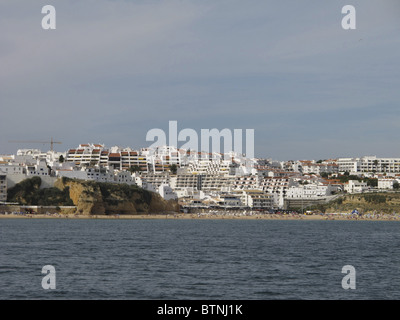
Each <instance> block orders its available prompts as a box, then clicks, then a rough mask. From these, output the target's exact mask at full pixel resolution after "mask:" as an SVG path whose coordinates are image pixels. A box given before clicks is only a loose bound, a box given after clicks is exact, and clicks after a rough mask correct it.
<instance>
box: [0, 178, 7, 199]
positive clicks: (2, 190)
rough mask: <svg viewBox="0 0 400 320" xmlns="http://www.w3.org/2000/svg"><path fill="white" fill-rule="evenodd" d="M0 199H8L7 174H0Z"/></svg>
mask: <svg viewBox="0 0 400 320" xmlns="http://www.w3.org/2000/svg"><path fill="white" fill-rule="evenodd" d="M0 201H2V202H5V201H7V176H6V175H5V174H0Z"/></svg>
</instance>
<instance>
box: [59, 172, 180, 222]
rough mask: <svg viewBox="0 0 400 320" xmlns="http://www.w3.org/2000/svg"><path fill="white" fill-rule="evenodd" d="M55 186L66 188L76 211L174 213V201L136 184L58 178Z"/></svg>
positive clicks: (88, 212)
mask: <svg viewBox="0 0 400 320" xmlns="http://www.w3.org/2000/svg"><path fill="white" fill-rule="evenodd" d="M55 187H56V188H58V189H60V190H65V189H66V188H68V189H69V196H70V198H71V200H72V202H73V203H74V205H75V206H77V213H78V214H87V215H105V214H142V213H146V214H148V213H163V212H178V211H179V205H178V203H177V201H166V200H164V199H163V198H162V197H161V196H160V195H159V194H157V193H153V192H150V191H147V190H144V189H141V188H139V187H136V186H128V185H122V184H121V185H118V184H110V183H97V182H93V181H80V180H73V179H65V178H64V179H59V180H58V181H57V182H56V183H55Z"/></svg>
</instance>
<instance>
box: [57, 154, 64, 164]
mask: <svg viewBox="0 0 400 320" xmlns="http://www.w3.org/2000/svg"><path fill="white" fill-rule="evenodd" d="M64 160H65V159H64V156H63V155H61V156H60V157H59V158H58V162H59V163H63V162H64Z"/></svg>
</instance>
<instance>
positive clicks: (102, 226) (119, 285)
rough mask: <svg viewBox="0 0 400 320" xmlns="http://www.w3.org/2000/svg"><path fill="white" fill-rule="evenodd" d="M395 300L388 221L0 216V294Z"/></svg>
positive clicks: (395, 234)
mask: <svg viewBox="0 0 400 320" xmlns="http://www.w3.org/2000/svg"><path fill="white" fill-rule="evenodd" d="M44 266H52V267H53V271H52V276H53V278H52V281H53V282H54V285H55V287H54V288H48V287H47V288H46V287H45V286H44V285H43V283H44V282H45V283H47V284H49V283H51V280H49V275H50V271H46V270H47V269H43V267H44ZM349 266H350V267H349ZM349 268H350V269H349ZM349 270H350V271H349ZM46 277H47V278H46ZM350 284H351V285H350ZM349 285H350V287H349ZM399 298H400V222H397V221H304V220H303V221H298V220H230V219H220V220H208V219H192V220H190V219H165V220H164V219H143V220H139V219H137V220H136V219H122V218H121V219H0V299H1V300H18V299H23V300H26V299H29V300H31V299H32V300H45V299H51V300H53V299H65V300H69V299H74V300H75V299H79V300H100V299H107V300H110V299H111V300H113V299H117V300H164V299H166V300H191V299H193V300H220V299H224V300H237V299H240V300H243V299H245V300H338V299H340V300H355V299H362V300H365V299H371V300H393V299H399Z"/></svg>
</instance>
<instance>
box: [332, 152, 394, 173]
mask: <svg viewBox="0 0 400 320" xmlns="http://www.w3.org/2000/svg"><path fill="white" fill-rule="evenodd" d="M337 163H338V167H339V172H340V173H344V172H346V171H347V172H349V173H350V174H361V173H369V172H374V173H400V158H377V157H376V156H365V157H362V158H339V159H338V161H337Z"/></svg>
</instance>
